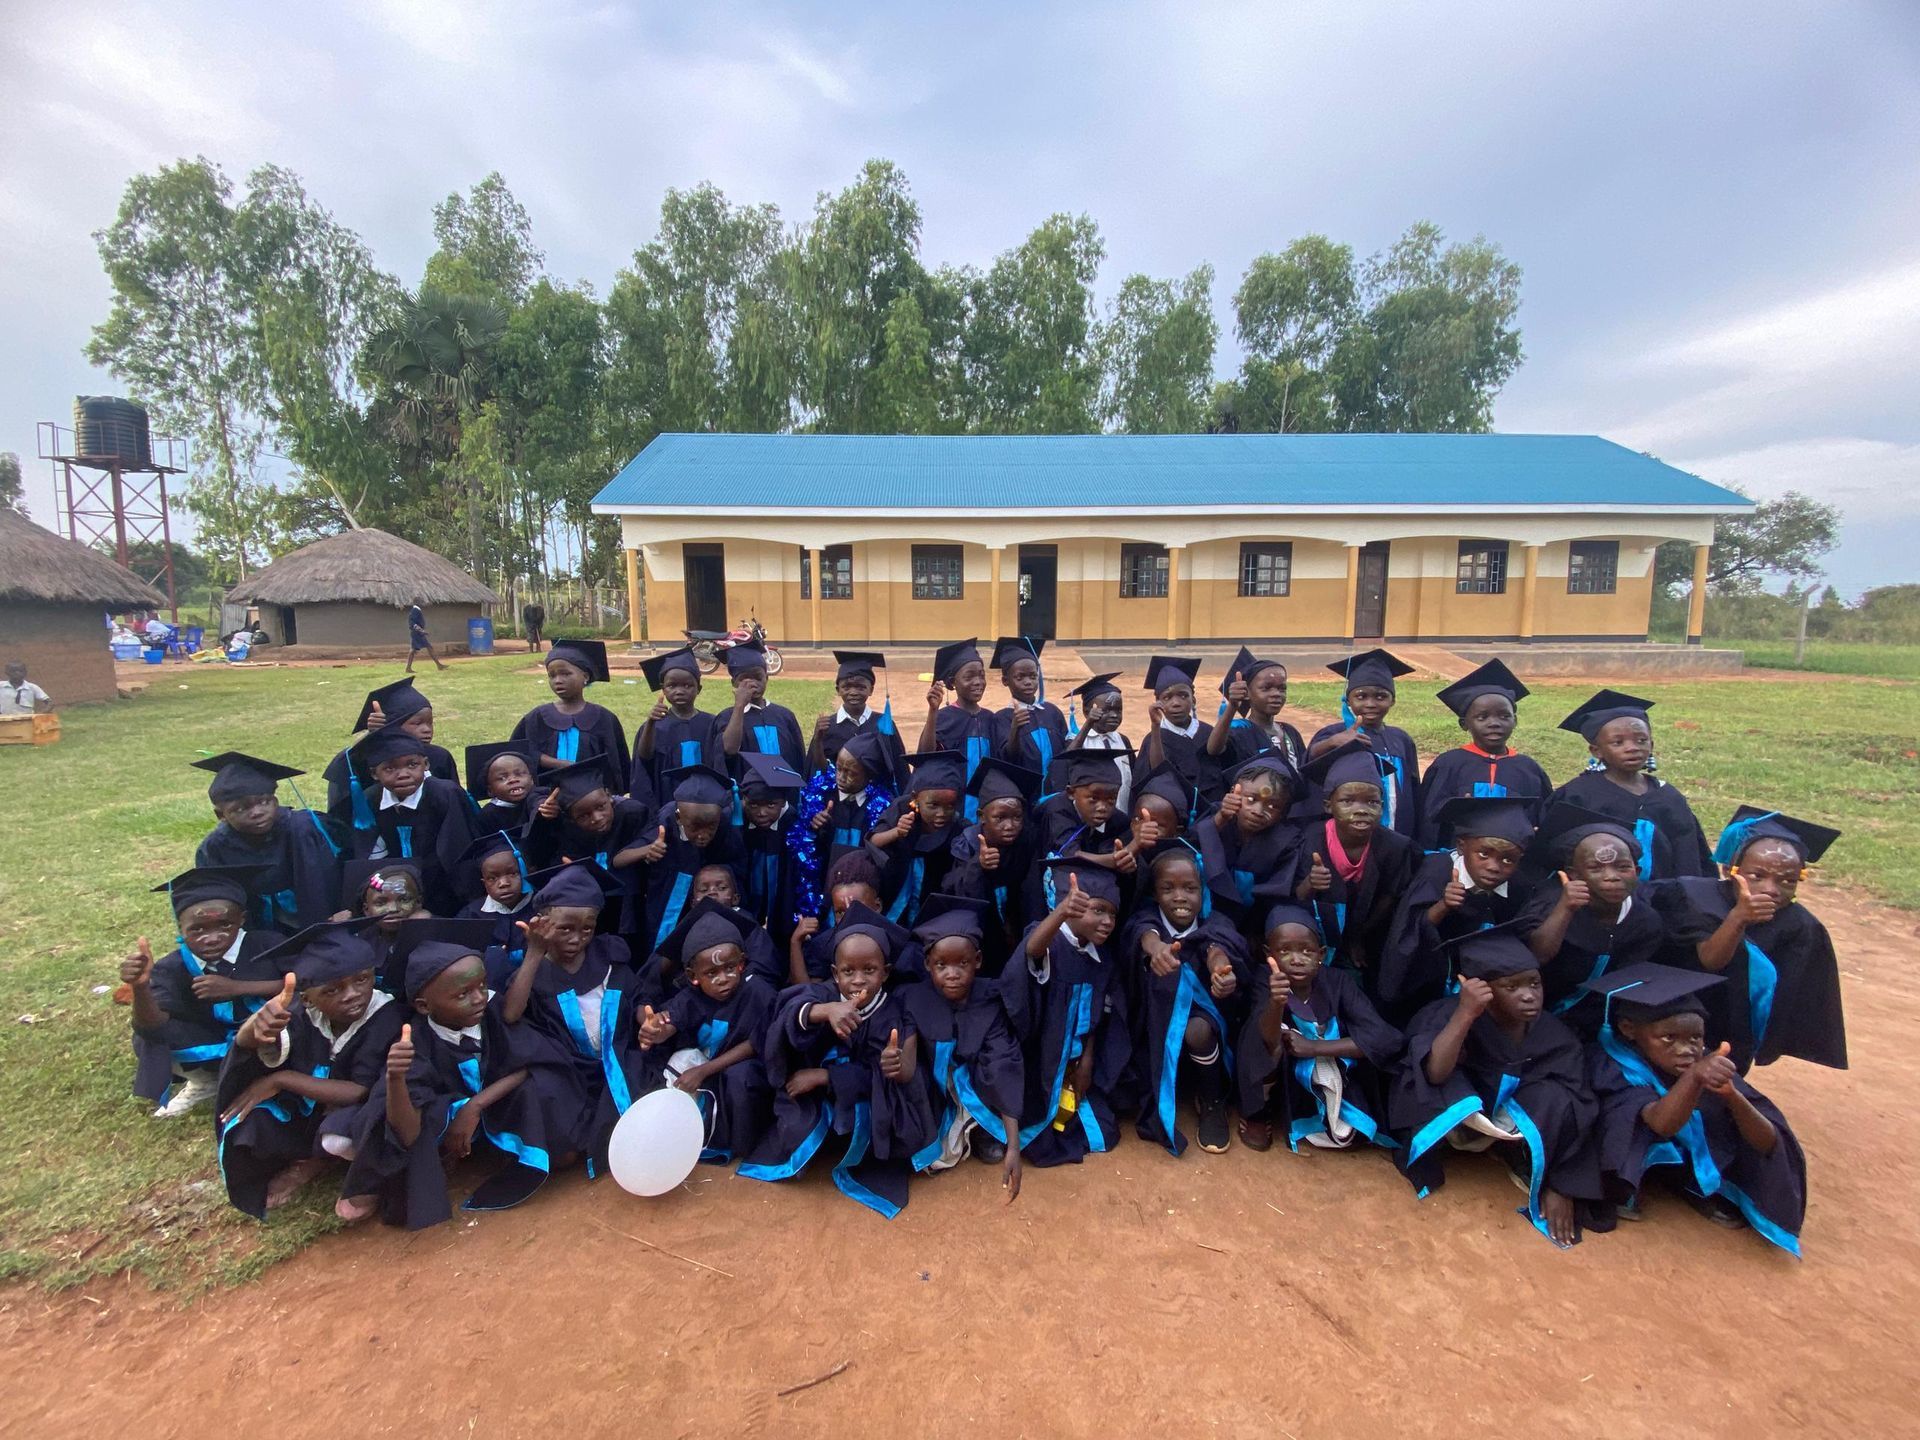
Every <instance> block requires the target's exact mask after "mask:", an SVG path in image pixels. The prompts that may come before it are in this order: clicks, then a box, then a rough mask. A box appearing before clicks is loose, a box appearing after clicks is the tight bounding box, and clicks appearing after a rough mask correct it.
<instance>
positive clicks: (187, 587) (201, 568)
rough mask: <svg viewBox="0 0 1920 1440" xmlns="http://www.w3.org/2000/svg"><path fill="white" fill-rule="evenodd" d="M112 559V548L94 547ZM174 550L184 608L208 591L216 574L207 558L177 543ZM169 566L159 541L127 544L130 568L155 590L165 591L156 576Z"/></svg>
mask: <svg viewBox="0 0 1920 1440" xmlns="http://www.w3.org/2000/svg"><path fill="white" fill-rule="evenodd" d="M94 549H96V550H98V551H99V552H100V553H101V554H102V555H105V556H106V557H107V558H108V559H109V560H111V559H113V558H114V554H113V546H111V545H108V544H106V543H104V542H103V543H101V544H99V545H96V546H94ZM172 550H173V593H174V595H175V596H176V597H177V598H178V599H179V600H180V602H181V603H182V605H185V604H186V603H187V601H188V600H189V599H190V598H191V597H193V596H195V595H197V594H198V593H199V592H200V591H203V590H205V589H206V588H207V587H208V586H209V585H211V584H212V583H213V571H212V568H211V567H210V566H209V565H208V564H207V557H206V556H204V555H201V554H198V553H196V552H195V551H192V550H189V549H188V548H187V547H186V546H185V545H182V544H181V543H180V542H179V541H178V540H175V541H173V542H172ZM166 567H167V557H166V551H165V550H163V549H162V548H161V546H160V542H159V541H158V540H134V541H130V542H128V544H127V568H128V569H129V570H131V571H133V573H134V574H136V575H138V576H140V578H141V579H143V580H152V581H153V584H154V586H155V588H163V587H161V585H160V581H159V580H158V579H154V577H156V576H160V575H162V574H163V573H164V572H165V570H166Z"/></svg>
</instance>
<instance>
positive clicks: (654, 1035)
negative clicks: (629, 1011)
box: [640, 1005, 679, 1050]
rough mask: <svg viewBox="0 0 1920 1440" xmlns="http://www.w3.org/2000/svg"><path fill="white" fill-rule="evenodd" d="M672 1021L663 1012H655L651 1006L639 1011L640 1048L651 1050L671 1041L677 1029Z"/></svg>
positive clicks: (643, 1007) (645, 1006)
mask: <svg viewBox="0 0 1920 1440" xmlns="http://www.w3.org/2000/svg"><path fill="white" fill-rule="evenodd" d="M678 1028H679V1027H677V1026H676V1025H675V1024H674V1023H673V1020H672V1019H671V1018H670V1017H669V1016H668V1015H667V1014H666V1012H664V1011H656V1010H655V1009H654V1008H653V1007H652V1006H651V1005H644V1006H642V1007H641V1009H640V1048H641V1049H642V1050H651V1049H652V1048H653V1047H654V1046H656V1045H659V1044H662V1043H664V1042H665V1041H668V1040H671V1039H672V1038H673V1037H674V1033H675V1031H676V1030H677V1029H678Z"/></svg>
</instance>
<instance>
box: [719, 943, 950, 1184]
mask: <svg viewBox="0 0 1920 1440" xmlns="http://www.w3.org/2000/svg"><path fill="white" fill-rule="evenodd" d="M905 933H906V932H904V931H903V930H901V929H900V927H899V926H897V925H895V924H893V923H892V922H890V921H889V920H887V919H886V917H885V916H882V915H879V914H876V913H875V912H874V911H872V910H869V909H867V908H866V907H865V906H852V907H849V909H848V910H847V913H846V914H845V915H843V916H841V918H840V923H839V924H838V925H837V926H835V927H834V932H833V978H832V979H831V980H830V981H826V982H817V981H816V982H812V983H809V984H806V985H796V986H795V987H793V988H792V989H791V990H789V991H788V992H787V993H786V994H785V995H784V996H782V997H781V1003H780V1009H779V1011H778V1013H776V1014H775V1016H774V1018H773V1020H772V1022H771V1023H770V1024H769V1025H768V1026H767V1031H766V1066H767V1078H768V1080H769V1081H770V1082H772V1084H773V1087H774V1099H773V1128H772V1129H771V1130H769V1131H768V1132H767V1134H766V1135H765V1136H764V1137H763V1138H762V1140H761V1142H760V1144H759V1145H758V1147H756V1148H755V1150H754V1151H753V1153H752V1156H751V1158H750V1159H749V1160H748V1162H747V1163H746V1164H744V1165H742V1166H741V1167H740V1171H739V1173H740V1174H741V1175H743V1176H745V1177H746V1178H747V1179H749V1180H769V1181H777V1180H787V1179H791V1178H792V1177H793V1176H795V1175H798V1174H799V1173H800V1172H801V1171H802V1170H803V1169H805V1168H806V1167H807V1165H808V1164H810V1163H811V1162H812V1160H813V1159H814V1157H815V1156H816V1155H818V1154H819V1152H820V1150H821V1147H822V1146H823V1145H825V1144H826V1140H827V1136H828V1135H829V1134H833V1135H835V1136H844V1137H845V1138H846V1149H845V1152H844V1153H843V1154H842V1155H841V1157H840V1159H839V1161H838V1162H837V1163H836V1164H835V1165H834V1167H833V1183H834V1185H835V1187H836V1188H837V1189H838V1190H839V1191H840V1193H841V1194H843V1195H845V1196H847V1197H848V1198H849V1199H851V1200H855V1201H858V1202H859V1203H860V1204H862V1205H865V1206H866V1207H867V1208H868V1209H870V1210H873V1211H875V1212H876V1213H878V1214H880V1215H884V1216H886V1217H887V1218H888V1219H892V1218H893V1217H894V1216H895V1215H898V1214H899V1213H900V1211H901V1210H902V1209H903V1208H904V1207H905V1205H906V1203H907V1181H908V1178H909V1177H910V1176H911V1175H912V1173H913V1169H912V1159H913V1156H914V1155H916V1154H917V1153H919V1151H920V1150H921V1148H922V1147H923V1146H925V1145H926V1144H927V1142H928V1141H930V1140H931V1139H932V1138H933V1125H934V1120H933V1109H932V1106H931V1105H930V1104H929V1103H928V1100H927V1091H926V1087H925V1085H923V1084H921V1083H920V1080H919V1058H918V1057H919V1035H918V1032H917V1031H916V1030H915V1029H914V1024H913V1019H912V1017H911V1016H910V1015H908V1013H907V1011H906V1007H905V1005H904V1004H903V1003H902V1002H901V1000H900V999H899V996H898V994H897V993H896V992H893V991H889V990H888V988H887V978H888V973H889V968H890V963H891V957H892V956H893V955H894V954H895V953H896V952H897V950H898V948H899V946H900V944H901V942H902V941H903V940H904V939H905Z"/></svg>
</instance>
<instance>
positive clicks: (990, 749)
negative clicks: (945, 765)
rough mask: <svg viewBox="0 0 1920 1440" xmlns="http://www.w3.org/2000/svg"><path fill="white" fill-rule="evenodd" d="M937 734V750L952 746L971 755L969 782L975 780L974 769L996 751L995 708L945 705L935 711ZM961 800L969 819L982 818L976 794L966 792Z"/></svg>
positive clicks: (955, 749)
mask: <svg viewBox="0 0 1920 1440" xmlns="http://www.w3.org/2000/svg"><path fill="white" fill-rule="evenodd" d="M933 738H934V748H935V749H936V750H951V751H953V752H955V753H956V754H960V755H964V756H966V758H967V783H968V784H972V783H973V772H974V771H976V770H978V769H979V768H980V762H981V761H982V760H984V759H986V758H987V756H989V755H991V754H993V753H995V752H994V744H993V712H992V711H991V710H986V709H980V710H972V711H968V710H962V709H961V708H960V707H959V706H958V705H942V706H941V707H940V708H939V710H937V711H935V712H934V717H933ZM961 804H962V807H963V808H964V810H965V812H966V817H967V819H969V820H978V819H979V818H980V801H979V800H978V799H977V798H976V797H975V796H972V795H963V796H962V797H961Z"/></svg>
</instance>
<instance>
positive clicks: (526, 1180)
mask: <svg viewBox="0 0 1920 1440" xmlns="http://www.w3.org/2000/svg"><path fill="white" fill-rule="evenodd" d="M465 924H467V922H465V921H450V922H449V921H435V920H420V921H415V922H413V923H411V924H409V925H407V926H405V927H404V928H403V930H402V932H401V936H400V945H401V947H402V952H403V953H402V954H401V956H400V960H401V963H402V964H403V965H404V966H405V967H406V983H405V990H406V992H407V993H408V994H409V995H411V996H412V997H413V999H412V1001H411V1011H412V1013H411V1015H410V1016H409V1018H408V1021H407V1023H406V1024H404V1025H403V1026H402V1027H401V1030H400V1038H399V1039H398V1040H396V1041H394V1042H393V1044H392V1045H391V1046H390V1047H389V1048H388V1050H387V1056H386V1065H385V1072H384V1078H383V1086H382V1100H381V1103H380V1104H378V1105H368V1106H364V1107H362V1109H361V1110H360V1111H359V1112H358V1116H357V1121H356V1125H355V1129H354V1133H353V1135H352V1147H353V1159H352V1160H351V1161H350V1162H349V1163H348V1165H347V1173H346V1176H345V1178H344V1179H343V1180H342V1181H341V1184H340V1200H339V1203H338V1204H336V1205H335V1206H334V1213H335V1214H336V1215H338V1216H339V1217H340V1218H341V1219H342V1220H345V1221H347V1222H348V1223H349V1224H352V1223H355V1222H357V1221H360V1220H365V1219H366V1218H367V1217H369V1216H370V1215H373V1214H375V1213H376V1212H377V1213H378V1214H379V1215H380V1218H381V1219H382V1220H384V1221H385V1222H386V1223H387V1224H389V1225H404V1226H406V1227H407V1228H408V1229H409V1230H421V1229H425V1228H426V1227H428V1226H431V1225H438V1224H440V1223H441V1222H443V1221H445V1220H448V1219H451V1218H452V1215H453V1207H452V1205H451V1203H450V1202H449V1199H448V1195H447V1170H446V1166H447V1163H448V1162H452V1161H457V1160H462V1159H465V1158H467V1156H469V1155H470V1154H472V1153H474V1152H475V1151H476V1150H478V1151H480V1152H481V1153H483V1154H485V1153H488V1152H495V1153H497V1155H498V1157H499V1159H500V1160H501V1161H502V1164H501V1168H499V1169H498V1170H497V1171H495V1172H494V1173H493V1174H491V1175H489V1176H488V1177H487V1178H486V1179H485V1180H483V1181H482V1182H481V1183H480V1185H479V1187H478V1188H477V1189H475V1191H474V1192H473V1194H472V1195H471V1196H469V1197H468V1198H467V1200H466V1202H465V1203H464V1205H463V1206H462V1208H463V1209H467V1210H498V1209H505V1208H507V1207H508V1206H512V1205H517V1204H519V1203H520V1202H521V1201H523V1200H526V1199H528V1198H529V1197H530V1196H532V1194H533V1193H534V1192H535V1191H536V1190H538V1189H539V1188H540V1187H541V1186H542V1185H544V1184H545V1183H546V1180H547V1175H548V1173H549V1172H550V1171H551V1170H552V1169H553V1167H554V1166H555V1164H556V1163H570V1162H571V1161H572V1159H573V1158H574V1157H572V1156H557V1155H554V1154H552V1153H551V1152H550V1150H549V1148H548V1144H549V1141H548V1119H549V1112H550V1109H551V1101H552V1097H553V1096H554V1095H555V1094H556V1093H558V1094H559V1095H561V1096H562V1098H563V1104H562V1107H561V1109H562V1112H563V1113H562V1114H561V1117H560V1118H561V1119H562V1120H563V1121H564V1120H567V1119H569V1118H570V1117H569V1116H567V1115H566V1114H565V1113H564V1112H565V1110H566V1109H568V1108H569V1105H568V1104H567V1103H565V1102H566V1100H567V1098H568V1092H567V1089H566V1087H565V1085H564V1083H562V1084H560V1085H559V1086H557V1087H556V1086H555V1085H554V1084H553V1082H552V1080H551V1079H549V1081H548V1083H547V1084H545V1085H529V1084H528V1083H527V1082H528V1077H529V1074H530V1073H531V1071H530V1059H529V1057H530V1055H531V1056H532V1057H533V1060H532V1062H531V1063H537V1064H548V1065H550V1064H551V1053H550V1052H551V1047H550V1045H549V1044H548V1043H547V1042H546V1041H545V1040H544V1038H542V1037H540V1036H537V1035H535V1034H533V1033H532V1032H530V1031H529V1030H528V1029H527V1028H526V1027H524V1026H522V1027H515V1026H509V1025H508V1024H507V1023H506V1021H505V1019H504V1018H503V1017H502V1014H501V1007H502V1005H503V1003H504V998H505V997H503V996H496V995H495V994H494V993H493V992H492V991H491V990H489V989H488V988H487V971H486V965H485V962H484V961H483V960H482V958H481V956H480V955H479V954H478V953H476V950H475V948H474V947H473V946H472V945H471V944H466V943H457V942H454V941H449V940H441V939H438V938H435V937H436V936H437V934H439V933H441V931H442V927H443V926H449V925H451V926H456V927H457V926H462V925H465ZM443 1157H444V1158H443Z"/></svg>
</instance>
